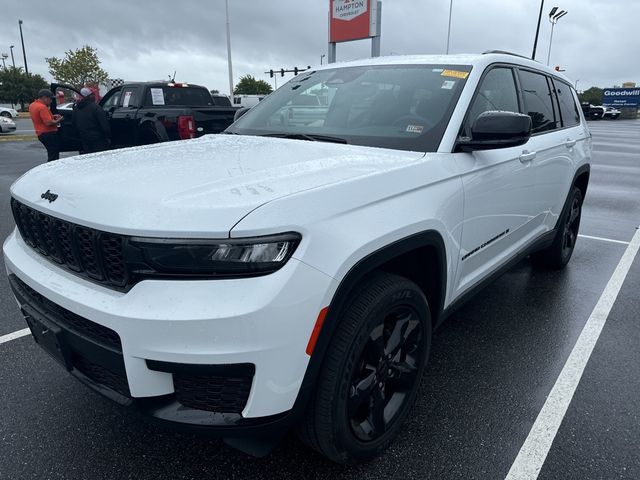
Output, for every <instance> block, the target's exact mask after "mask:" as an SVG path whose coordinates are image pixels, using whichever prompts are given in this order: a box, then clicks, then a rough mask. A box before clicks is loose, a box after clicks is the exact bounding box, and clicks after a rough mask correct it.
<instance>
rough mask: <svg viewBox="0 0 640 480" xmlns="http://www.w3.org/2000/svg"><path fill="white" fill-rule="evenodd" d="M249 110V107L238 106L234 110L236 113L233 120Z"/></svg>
mask: <svg viewBox="0 0 640 480" xmlns="http://www.w3.org/2000/svg"><path fill="white" fill-rule="evenodd" d="M249 110H251V109H250V108H248V107H240V108H239V109H238V110H236V113H235V114H234V115H233V121H234V122H235V121H236V120H238V119H239V118H240V117H241V116H243V115H244V114H245V113H247V112H248V111H249Z"/></svg>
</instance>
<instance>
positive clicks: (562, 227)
mask: <svg viewBox="0 0 640 480" xmlns="http://www.w3.org/2000/svg"><path fill="white" fill-rule="evenodd" d="M581 216H582V191H581V190H580V189H579V188H578V187H573V189H572V190H571V193H570V194H569V197H568V198H567V201H566V202H565V206H564V209H563V211H562V214H561V215H560V218H559V220H558V224H557V227H556V234H555V237H554V239H553V243H552V244H551V246H550V247H549V248H546V249H544V250H541V251H539V252H536V253H534V254H533V255H531V260H532V261H533V263H534V264H535V265H537V266H540V267H543V268H549V269H552V270H559V269H561V268H564V267H565V266H566V265H567V263H569V260H571V256H572V255H573V251H574V249H575V247H576V242H577V240H578V231H579V230H580V217H581Z"/></svg>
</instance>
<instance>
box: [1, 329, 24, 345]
mask: <svg viewBox="0 0 640 480" xmlns="http://www.w3.org/2000/svg"><path fill="white" fill-rule="evenodd" d="M29 333H30V332H29V329H28V328H23V329H22V330H18V331H17V332H13V333H8V334H6V335H3V336H1V337H0V345H1V344H3V343H6V342H10V341H11V340H15V339H16V338H20V337H24V336H25V335H29Z"/></svg>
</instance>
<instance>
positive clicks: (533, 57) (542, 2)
mask: <svg viewBox="0 0 640 480" xmlns="http://www.w3.org/2000/svg"><path fill="white" fill-rule="evenodd" d="M543 9H544V0H540V15H538V27H537V28H536V39H535V40H534V41H533V53H532V54H531V60H535V59H536V48H537V46H538V35H540V22H542V10H543Z"/></svg>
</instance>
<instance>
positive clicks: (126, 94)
mask: <svg viewBox="0 0 640 480" xmlns="http://www.w3.org/2000/svg"><path fill="white" fill-rule="evenodd" d="M132 93H133V92H124V100H123V102H122V106H123V107H124V108H127V107H128V106H129V101H130V100H131V94H132Z"/></svg>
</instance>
